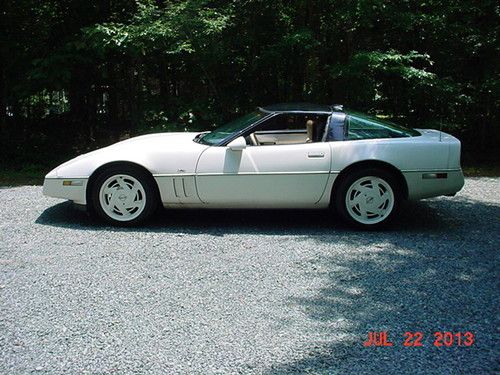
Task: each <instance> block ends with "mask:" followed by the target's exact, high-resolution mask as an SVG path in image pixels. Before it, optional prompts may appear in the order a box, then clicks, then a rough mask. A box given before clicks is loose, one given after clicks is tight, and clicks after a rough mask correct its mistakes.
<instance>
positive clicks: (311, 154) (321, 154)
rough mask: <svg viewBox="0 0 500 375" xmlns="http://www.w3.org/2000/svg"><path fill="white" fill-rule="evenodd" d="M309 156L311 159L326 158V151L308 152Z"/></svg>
mask: <svg viewBox="0 0 500 375" xmlns="http://www.w3.org/2000/svg"><path fill="white" fill-rule="evenodd" d="M307 157H308V158H310V159H318V158H324V157H325V153H324V152H308V153H307Z"/></svg>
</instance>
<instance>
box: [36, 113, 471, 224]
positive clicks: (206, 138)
mask: <svg viewBox="0 0 500 375" xmlns="http://www.w3.org/2000/svg"><path fill="white" fill-rule="evenodd" d="M113 173H114V174H113ZM127 176H128V177H127ZM352 176H355V177H358V178H357V179H356V180H353V177H352ZM113 177H114V180H113ZM370 177H371V179H370ZM363 178H365V179H364V180H363ZM367 178H368V179H367ZM351 180H352V181H351ZM346 181H347V182H349V183H350V184H347V183H346ZM384 183H385V184H384ZM346 184H347V185H348V186H347V185H346ZM463 184H464V178H463V174H462V171H461V167H460V141H459V140H458V139H456V138H455V137H453V136H451V135H449V134H446V133H443V132H440V131H437V130H432V129H415V130H410V129H406V128H403V127H400V126H397V125H394V124H392V123H389V122H387V121H384V120H380V119H378V118H376V117H370V116H366V115H363V114H359V113H356V112H350V111H344V110H343V108H342V107H341V106H320V105H312V104H286V105H273V106H268V107H261V108H258V109H257V110H256V111H255V112H252V113H251V114H249V115H247V116H244V117H242V118H240V119H237V120H235V121H234V122H231V123H229V124H226V125H224V126H222V127H220V128H218V129H216V130H214V131H212V132H203V133H190V132H186V133H161V134H149V135H143V136H139V137H135V138H131V139H128V140H125V141H122V142H118V143H116V144H113V145H111V146H108V147H105V148H102V149H99V150H96V151H92V152H89V153H87V154H84V155H81V156H78V157H76V158H74V159H72V160H70V161H68V162H66V163H64V164H62V165H60V166H58V167H57V168H55V169H54V170H52V171H51V172H50V173H49V174H47V176H46V177H45V181H44V186H43V192H44V194H45V195H48V196H51V197H57V198H63V199H69V200H71V201H73V202H75V203H76V204H79V205H87V207H88V208H89V209H90V211H94V212H95V211H97V212H98V213H99V214H100V216H101V217H102V218H103V219H105V220H108V221H110V222H112V223H117V224H136V223H138V222H141V221H143V220H144V219H146V218H147V217H148V216H150V214H151V213H152V212H153V211H154V209H155V207H144V206H145V202H149V203H154V204H155V205H157V204H158V203H161V205H163V206H164V207H167V208H169V207H176V208H261V209H264V208H306V209H324V208H328V207H331V206H332V205H333V206H337V207H336V208H337V211H339V210H340V214H341V216H343V217H344V218H345V219H347V220H348V221H350V222H352V223H353V224H356V225H360V226H365V227H378V226H381V225H383V224H385V223H386V222H388V221H389V219H390V218H392V216H393V213H394V212H395V211H396V205H399V202H400V201H401V200H402V199H410V200H417V199H422V198H429V197H435V196H439V195H453V194H455V193H456V192H458V191H459V190H460V189H461V188H462V186H463ZM343 185H346V186H343ZM145 188H147V189H145ZM348 195H350V196H348ZM388 200H389V201H391V202H388ZM141 202H142V203H141ZM338 206H343V208H341V207H338ZM389 206H390V207H389ZM387 210H388V211H389V213H387V212H385V211H387ZM138 211H141V212H140V213H138ZM144 211H147V212H144ZM383 211H384V212H385V213H384V212H383ZM356 216H358V217H357V218H356ZM358 219H360V220H358Z"/></svg>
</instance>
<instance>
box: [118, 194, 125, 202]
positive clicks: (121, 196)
mask: <svg viewBox="0 0 500 375" xmlns="http://www.w3.org/2000/svg"><path fill="white" fill-rule="evenodd" d="M118 199H119V200H121V201H124V200H125V199H127V196H126V195H125V194H121V195H120V196H119V197H118Z"/></svg>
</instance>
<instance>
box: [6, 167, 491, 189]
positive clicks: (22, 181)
mask: <svg viewBox="0 0 500 375" xmlns="http://www.w3.org/2000/svg"><path fill="white" fill-rule="evenodd" d="M463 171H464V175H465V176H466V177H500V165H494V164H482V165H475V166H470V165H466V166H464V167H463ZM48 172H49V171H48V170H47V168H44V167H42V166H38V165H29V166H25V167H23V168H21V169H2V170H1V171H0V186H23V185H42V184H43V178H44V176H45V175H46V174H47V173H48Z"/></svg>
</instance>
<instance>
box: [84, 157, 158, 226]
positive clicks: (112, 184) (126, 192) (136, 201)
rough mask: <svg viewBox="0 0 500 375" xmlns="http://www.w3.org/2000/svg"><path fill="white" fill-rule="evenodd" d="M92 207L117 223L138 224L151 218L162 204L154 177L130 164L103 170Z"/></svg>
mask: <svg viewBox="0 0 500 375" xmlns="http://www.w3.org/2000/svg"><path fill="white" fill-rule="evenodd" d="M91 197H92V208H93V211H94V212H95V213H97V215H99V216H100V217H101V218H102V219H104V220H105V221H107V222H109V223H111V224H116V225H127V226H128V225H135V224H139V223H141V222H143V221H145V220H146V219H148V218H149V217H150V216H151V215H152V214H153V213H154V211H155V210H156V208H157V207H158V192H157V189H156V186H155V182H154V180H153V178H152V177H151V176H150V175H148V174H147V173H146V172H144V171H142V170H140V169H138V168H134V167H129V166H121V167H120V166H117V167H111V168H109V169H106V170H104V171H103V172H101V173H100V174H99V175H98V176H97V178H96V180H95V183H94V184H93V187H92V195H91Z"/></svg>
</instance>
